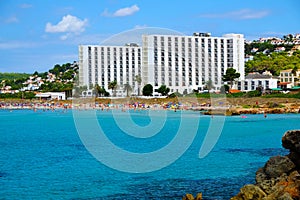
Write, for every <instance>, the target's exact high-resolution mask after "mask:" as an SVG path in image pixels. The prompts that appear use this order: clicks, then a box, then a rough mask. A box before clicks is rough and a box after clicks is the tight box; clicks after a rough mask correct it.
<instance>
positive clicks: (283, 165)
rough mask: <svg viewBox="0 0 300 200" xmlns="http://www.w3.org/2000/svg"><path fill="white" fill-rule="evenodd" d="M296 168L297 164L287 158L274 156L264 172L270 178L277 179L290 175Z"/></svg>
mask: <svg viewBox="0 0 300 200" xmlns="http://www.w3.org/2000/svg"><path fill="white" fill-rule="evenodd" d="M295 167H296V166H295V164H294V163H293V162H292V161H291V160H290V159H289V158H288V157H287V156H274V157H271V158H270V159H269V160H268V162H267V163H266V165H265V167H264V171H265V173H266V175H267V176H268V177H270V178H275V177H279V176H281V175H282V174H284V173H289V172H290V171H291V170H292V169H294V168H295Z"/></svg>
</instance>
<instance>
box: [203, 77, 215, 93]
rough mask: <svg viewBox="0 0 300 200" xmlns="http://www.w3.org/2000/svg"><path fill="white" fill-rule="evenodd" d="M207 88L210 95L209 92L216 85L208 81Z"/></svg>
mask: <svg viewBox="0 0 300 200" xmlns="http://www.w3.org/2000/svg"><path fill="white" fill-rule="evenodd" d="M205 87H206V89H207V90H208V93H209V91H210V90H211V89H213V88H214V83H213V81H212V80H208V81H206V83H205Z"/></svg>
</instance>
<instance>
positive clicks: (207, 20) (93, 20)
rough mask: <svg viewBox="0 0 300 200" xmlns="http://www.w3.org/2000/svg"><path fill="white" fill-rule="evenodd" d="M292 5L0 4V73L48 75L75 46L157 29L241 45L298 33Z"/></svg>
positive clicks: (291, 1)
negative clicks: (240, 37)
mask: <svg viewBox="0 0 300 200" xmlns="http://www.w3.org/2000/svg"><path fill="white" fill-rule="evenodd" d="M299 7H300V1H298V0H277V1H274V0H251V1H240V0H218V1H217V0H212V1H207V0H205V1H203V0H194V1H192V0H185V1H182V0H172V1H167V0H165V1H161V0H160V1H158V0H151V1H146V0H144V1H139V0H86V1H78V0H77V1H76V0H57V1H55V0H27V1H26V0H0V27H1V28H0V55H1V61H0V72H28V73H33V72H34V71H39V72H44V71H48V70H49V69H50V68H52V67H53V66H54V65H55V64H64V63H67V62H73V61H77V60H78V45H79V44H100V43H101V42H102V41H103V40H105V39H107V38H109V37H111V36H113V35H115V34H118V33H120V32H123V31H127V30H132V29H137V28H145V27H160V28H166V29H172V30H175V31H178V32H181V33H183V34H186V35H191V34H192V33H193V32H210V33H212V35H213V36H221V35H222V34H225V33H242V34H244V35H245V38H246V39H247V40H253V39H258V38H259V37H267V36H279V37H282V36H283V35H285V34H288V33H293V34H294V33H300V25H299V24H300V23H299V19H300V12H299Z"/></svg>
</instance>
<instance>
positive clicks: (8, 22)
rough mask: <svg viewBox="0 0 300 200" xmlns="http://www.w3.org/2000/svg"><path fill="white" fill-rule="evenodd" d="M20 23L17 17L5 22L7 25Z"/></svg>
mask: <svg viewBox="0 0 300 200" xmlns="http://www.w3.org/2000/svg"><path fill="white" fill-rule="evenodd" d="M18 22H19V19H18V18H17V17H16V16H12V17H9V18H7V19H6V20H5V23H7V24H11V23H18Z"/></svg>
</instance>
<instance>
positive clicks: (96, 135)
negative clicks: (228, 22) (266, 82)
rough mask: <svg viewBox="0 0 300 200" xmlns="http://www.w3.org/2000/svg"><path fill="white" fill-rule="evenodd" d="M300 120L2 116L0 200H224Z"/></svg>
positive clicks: (249, 179) (170, 114)
mask: <svg viewBox="0 0 300 200" xmlns="http://www.w3.org/2000/svg"><path fill="white" fill-rule="evenodd" d="M299 122H300V114H268V115H267V116H266V117H264V116H263V114H256V115H243V116H226V117H225V116H207V115H202V114H201V113H200V112H195V111H180V110H177V112H174V111H162V110H154V111H149V110H135V111H134V110H130V111H121V110H120V111H116V110H103V111H102V110H76V111H75V110H71V109H70V110H54V111H52V110H36V111H33V110H0V199H9V200H10V199H23V200H26V199H70V200H71V199H72V200H85V199H87V200H96V199H130V200H132V199H182V197H183V196H184V195H185V194H187V193H191V194H193V195H194V196H195V195H196V194H197V193H200V192H202V194H203V198H204V199H208V200H210V199H220V200H221V199H222V200H223V199H230V197H232V196H234V195H236V194H237V193H238V192H239V189H240V188H241V187H242V186H243V185H245V184H251V183H255V172H256V171H257V170H258V168H260V167H263V166H264V163H265V162H266V161H267V160H268V159H269V158H270V157H271V156H276V155H286V154H287V153H288V151H287V150H285V149H283V148H282V146H281V138H282V136H283V134H284V133H285V132H286V131H288V130H293V129H300V123H299Z"/></svg>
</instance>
